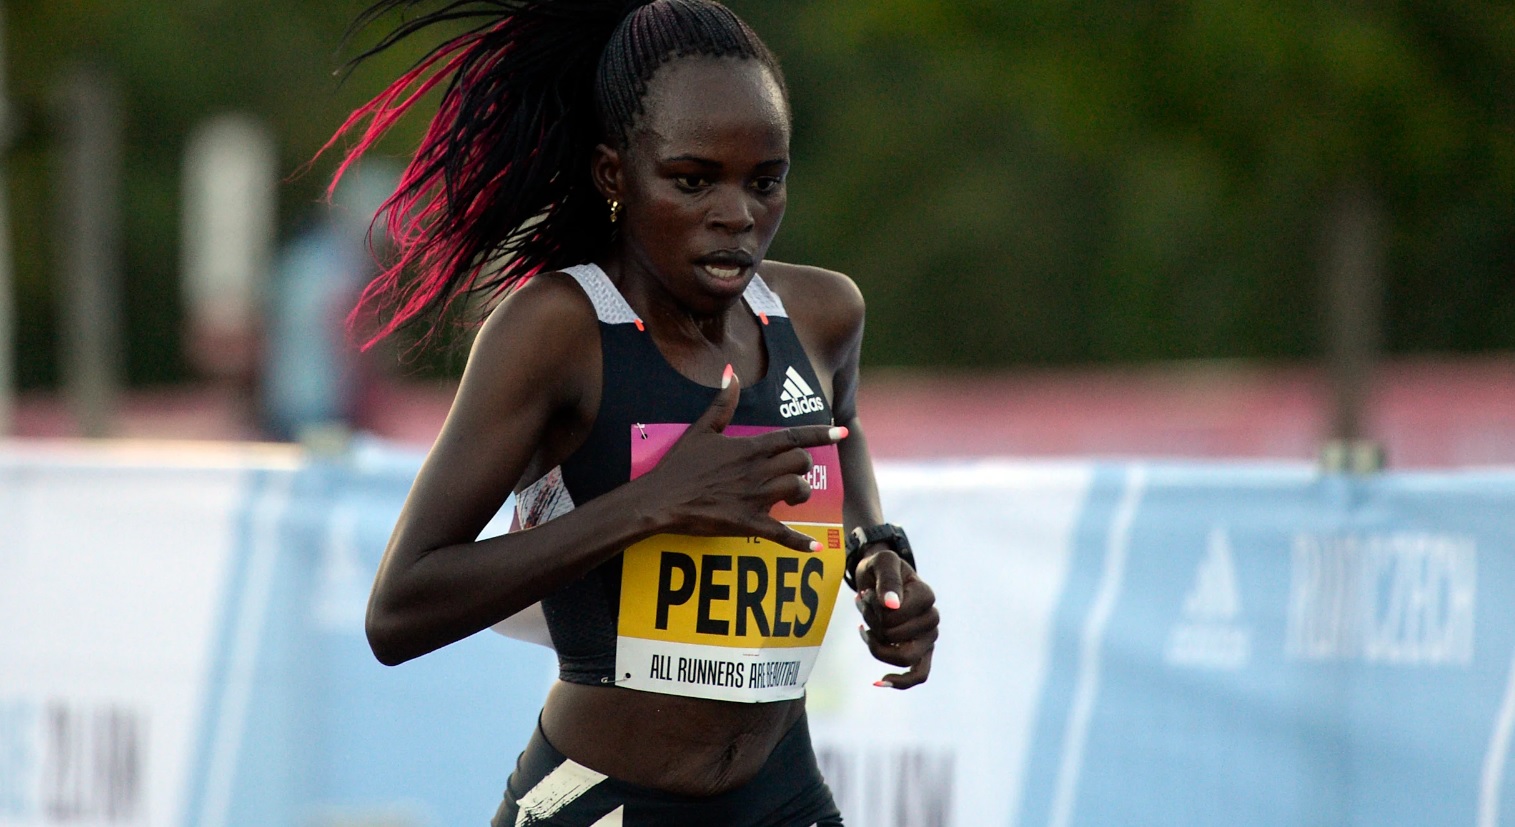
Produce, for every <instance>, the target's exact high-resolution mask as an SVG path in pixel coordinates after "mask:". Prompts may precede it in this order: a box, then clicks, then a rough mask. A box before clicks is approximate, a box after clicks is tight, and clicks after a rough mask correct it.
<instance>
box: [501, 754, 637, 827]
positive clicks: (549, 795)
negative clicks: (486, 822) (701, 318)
mask: <svg viewBox="0 0 1515 827" xmlns="http://www.w3.org/2000/svg"><path fill="white" fill-rule="evenodd" d="M604 780H605V776H604V775H602V774H601V773H597V772H595V771H594V770H592V769H590V768H588V767H586V766H584V765H583V764H579V763H577V762H575V761H572V760H565V761H564V762H563V763H561V764H559V765H558V766H557V768H556V769H554V770H553V771H552V772H550V773H548V774H547V777H546V778H543V779H542V780H541V781H538V782H537V785H536V786H535V787H532V788H531V791H530V792H528V793H526V794H525V795H523V796H521V800H520V801H518V802H516V806H517V807H519V808H520V810H519V811H517V812H516V827H525V825H529V824H535V823H536V822H538V821H543V820H546V819H549V818H552V817H553V816H554V815H556V814H557V812H558V811H559V810H561V809H563V808H564V807H567V806H568V805H569V804H572V803H573V801H574V800H575V799H577V798H578V797H579V796H581V795H583V794H584V793H587V792H589V791H590V790H592V789H594V786H595V785H596V784H598V783H600V782H601V781H604ZM607 817H608V816H607ZM601 822H603V823H605V824H606V825H607V827H610V826H611V825H616V824H620V823H621V821H620V819H619V818H617V819H616V820H615V821H613V822H605V821H604V819H601Z"/></svg>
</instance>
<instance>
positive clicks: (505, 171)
mask: <svg viewBox="0 0 1515 827" xmlns="http://www.w3.org/2000/svg"><path fill="white" fill-rule="evenodd" d="M425 3H426V0H380V2H378V3H376V4H375V5H373V6H372V7H370V8H369V9H368V10H367V11H365V12H364V13H363V14H362V15H361V16H360V17H359V18H358V20H357V22H356V23H355V24H354V28H355V29H357V28H362V27H365V26H367V25H369V24H371V23H373V22H374V21H376V20H377V19H379V18H380V17H382V16H384V15H386V14H388V13H390V12H393V11H396V10H400V11H404V12H409V11H411V10H413V9H415V8H416V7H417V6H421V5H424V4H425ZM458 21H465V22H467V23H472V24H473V25H472V28H468V29H466V30H465V31H464V32H463V33H462V34H460V35H457V36H455V37H453V38H452V39H451V40H448V41H446V42H445V43H443V44H441V45H439V46H438V47H436V48H435V49H433V50H432V51H431V52H430V53H429V54H428V55H427V56H426V57H425V58H423V59H422V60H421V61H420V62H419V63H418V64H417V65H416V66H415V67H414V68H412V69H411V70H410V71H409V72H407V73H405V74H404V75H402V76H401V77H400V78H399V79H397V80H396V81H395V82H394V83H392V84H391V85H390V86H389V87H388V88H387V89H386V90H384V91H383V92H381V93H380V94H379V95H378V96H377V97H375V98H374V99H373V100H371V101H369V102H368V103H367V104H366V105H364V106H363V107H361V108H359V109H358V110H357V111H356V112H354V113H353V114H352V115H351V116H350V117H349V118H348V119H347V121H346V122H345V123H344V124H342V126H341V127H340V128H339V129H338V130H337V132H336V135H334V136H333V137H332V139H331V141H329V142H328V143H327V145H326V147H323V149H322V151H323V152H324V151H326V149H329V148H330V147H331V146H332V145H334V144H335V143H336V142H337V141H338V140H339V139H340V138H341V137H342V136H343V135H346V134H348V133H351V132H357V133H358V135H359V137H358V138H357V141H356V143H355V144H354V145H353V146H352V148H351V149H350V150H349V151H348V152H347V154H346V156H345V157H344V158H343V160H342V163H341V164H340V166H339V167H338V169H337V172H336V174H335V176H334V177H333V180H332V184H331V188H332V190H335V188H336V185H337V182H338V181H340V180H341V177H342V176H343V175H344V174H345V173H346V172H347V171H348V169H350V168H351V167H352V165H353V164H354V163H356V162H357V161H358V159H360V158H361V157H362V156H363V154H364V153H365V152H367V151H368V150H370V149H371V148H372V147H373V145H374V144H375V143H376V142H377V141H378V139H379V138H380V137H382V136H383V135H384V134H385V133H387V132H388V131H389V130H390V129H391V128H392V127H393V126H394V124H395V123H396V121H398V120H399V118H400V117H401V116H403V115H404V114H405V113H406V112H408V111H409V110H410V109H411V108H412V107H413V106H414V105H415V104H416V103H417V101H419V100H420V99H421V98H422V97H424V96H425V95H426V94H427V93H428V92H430V91H432V90H433V89H435V88H437V87H439V86H440V87H442V88H443V92H442V101H441V104H440V106H439V108H438V111H437V113H436V115H435V117H433V119H432V121H431V124H430V126H429V128H428V129H427V131H426V133H425V137H424V138H422V140H421V144H420V146H419V148H418V149H417V150H416V153H415V155H414V157H412V159H411V160H410V163H409V165H408V166H407V167H406V169H405V171H404V173H403V175H402V176H401V179H400V182H399V185H398V187H397V188H396V189H395V191H394V193H393V194H392V195H390V196H389V198H388V199H386V200H385V202H384V204H383V206H382V207H381V208H380V210H379V215H378V216H376V217H375V219H374V221H375V223H376V224H377V223H378V222H380V221H383V222H384V227H385V228H386V230H387V232H388V236H389V238H390V240H391V242H392V243H393V245H394V249H395V253H394V255H393V257H392V259H391V260H390V261H388V262H387V263H386V264H385V266H384V269H383V270H382V271H381V272H380V273H379V275H378V276H376V277H375V278H374V280H373V281H372V282H370V283H369V285H368V286H367V288H366V289H365V290H364V291H363V294H362V297H361V298H360V299H359V301H358V305H357V307H356V308H355V309H354V310H353V312H352V315H351V316H350V317H349V319H348V322H349V327H350V328H352V329H354V330H356V331H360V335H362V336H364V337H366V338H365V344H364V347H365V348H367V347H370V346H372V345H373V344H374V343H376V342H377V341H378V340H380V339H382V338H384V337H385V336H388V335H389V334H390V333H393V332H394V331H396V330H398V329H399V328H401V327H406V326H410V325H412V324H418V325H419V326H420V327H422V329H423V332H424V335H423V336H422V341H423V342H424V341H425V340H426V339H427V338H429V337H430V336H431V335H432V334H434V333H435V332H437V329H438V327H439V324H440V322H441V321H442V320H443V319H444V318H446V317H447V316H448V315H449V311H451V310H452V309H453V303H454V302H455V301H456V300H457V299H458V298H459V297H470V296H483V297H486V298H498V297H499V296H500V295H503V294H504V293H506V292H508V291H510V290H512V289H514V288H515V287H518V286H520V285H521V284H522V283H524V282H525V281H526V280H527V279H529V278H531V276H533V275H535V274H536V273H539V272H544V271H551V270H558V269H562V268H564V267H567V266H570V265H573V264H579V263H582V262H584V261H588V260H591V259H593V258H596V257H599V256H600V255H602V254H603V253H604V252H605V251H606V249H607V248H608V246H609V244H610V241H611V238H612V234H611V223H610V217H609V210H608V208H607V205H606V204H605V202H604V200H603V198H602V197H601V196H600V194H599V191H598V190H597V189H596V188H595V186H594V184H593V182H592V181H591V179H590V173H589V162H590V158H591V155H592V152H593V150H594V147H595V146H596V145H597V144H599V143H601V142H609V143H612V144H614V145H616V146H618V147H622V148H624V146H625V145H626V141H627V138H628V136H629V134H630V131H631V130H632V128H633V125H634V123H635V121H636V119H637V118H638V117H640V115H641V114H642V98H643V97H644V96H645V95H646V91H647V83H648V81H649V80H650V79H651V78H652V75H653V73H654V72H655V71H656V70H657V68H658V67H659V66H660V65H661V64H662V63H664V62H666V61H667V60H669V59H671V58H673V57H675V56H686V55H714V56H726V55H735V56H741V57H753V58H758V59H760V60H762V61H763V62H764V63H765V64H766V65H768V66H770V67H771V68H772V70H773V73H774V77H775V78H776V79H779V82H780V83H781V84H782V75H781V74H780V72H779V70H778V66H777V63H776V61H774V60H773V56H772V54H771V53H769V52H768V50H767V48H766V47H765V46H763V44H762V42H761V41H760V40H759V39H758V37H757V35H756V34H755V33H753V32H752V30H751V29H749V28H748V27H747V26H746V24H744V23H742V22H741V20H739V19H738V18H737V17H736V15H734V14H732V13H731V12H730V11H729V10H727V9H726V8H725V7H724V6H720V5H719V4H717V3H714V2H710V0H652V2H650V3H649V2H648V0H453V2H449V3H446V5H444V6H442V7H441V8H438V9H436V10H434V11H430V12H427V13H425V14H422V15H419V16H416V17H414V18H410V19H407V20H405V21H404V22H403V23H401V24H400V25H399V26H398V27H397V28H396V29H395V30H394V31H392V32H390V33H389V34H388V35H386V36H385V37H384V38H383V39H382V40H381V41H380V42H379V43H378V44H377V45H375V46H374V47H372V48H371V49H369V50H367V51H366V52H364V53H362V54H360V55H359V56H358V57H357V58H355V59H354V61H353V63H354V64H355V63H357V62H360V61H362V60H364V59H365V58H367V57H370V56H372V55H374V54H377V53H378V52H381V51H383V50H385V49H387V48H389V47H390V46H393V45H394V44H395V43H398V42H399V41H401V40H403V39H405V38H407V37H409V36H411V35H413V34H415V33H417V32H420V31H422V30H424V29H428V28H430V27H432V26H434V25H436V24H439V23H455V22H458ZM365 122H366V123H365Z"/></svg>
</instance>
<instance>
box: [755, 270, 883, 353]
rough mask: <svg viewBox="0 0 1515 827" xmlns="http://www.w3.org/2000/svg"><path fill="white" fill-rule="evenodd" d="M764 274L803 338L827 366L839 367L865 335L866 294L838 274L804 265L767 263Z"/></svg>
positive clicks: (845, 277) (852, 282) (842, 275)
mask: <svg viewBox="0 0 1515 827" xmlns="http://www.w3.org/2000/svg"><path fill="white" fill-rule="evenodd" d="M761 270H762V275H763V281H764V282H766V283H767V284H768V286H769V288H771V289H772V290H773V292H774V293H777V294H778V297H779V298H780V299H782V300H783V302H784V307H785V309H787V310H788V312H789V318H790V319H791V320H792V321H793V322H794V326H795V331H796V332H797V333H798V334H799V335H800V338H801V339H802V340H804V341H805V344H806V345H807V346H811V347H814V348H815V350H814V351H812V352H815V353H818V354H825V357H826V361H827V362H829V363H833V364H835V363H838V362H839V361H840V359H841V358H842V357H843V356H844V354H845V352H846V351H847V350H848V349H849V348H851V347H852V346H853V345H854V344H855V343H856V341H857V339H858V337H859V336H860V335H861V333H862V328H863V313H864V305H863V293H862V291H861V290H859V289H858V287H857V283H856V282H854V281H853V280H852V279H851V278H849V277H847V276H846V275H845V274H843V273H838V272H836V271H835V270H827V269H825V268H822V267H811V266H809V265H804V264H785V263H783V262H779V261H765V262H763V265H762V268H761Z"/></svg>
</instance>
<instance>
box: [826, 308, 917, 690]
mask: <svg viewBox="0 0 1515 827" xmlns="http://www.w3.org/2000/svg"><path fill="white" fill-rule="evenodd" d="M848 299H849V300H850V301H849V304H851V305H853V306H852V307H850V308H849V309H850V310H851V312H850V313H845V314H842V315H843V316H844V317H846V318H847V322H848V324H845V325H844V327H845V328H846V330H845V331H843V332H844V333H845V336H846V338H845V340H844V342H845V344H844V347H843V349H842V356H841V359H840V360H839V364H838V366H837V369H836V372H835V373H834V375H833V379H832V399H833V400H834V401H833V404H832V411H833V412H834V415H835V418H836V424H837V425H844V426H846V428H847V432H848V435H847V438H846V439H844V440H842V441H841V442H840V443H839V444H838V445H837V451H838V455H839V460H840V463H841V469H842V483H843V486H844V491H845V499H844V501H843V507H842V514H843V522H844V523H845V527H846V530H847V531H851V530H852V529H854V528H856V527H858V526H872V525H878V524H879V523H882V522H884V508H883V504H882V503H881V502H880V500H879V495H878V484H877V482H876V481H875V479H874V475H873V459H872V457H871V456H870V455H869V453H868V439H867V437H866V436H865V435H864V433H863V428H862V424H861V423H860V422H859V421H858V415H857V385H858V364H859V360H860V356H861V352H862V341H863V304H862V296H861V294H860V293H857V292H856V287H853V288H852V291H851V293H850V295H849V296H848ZM856 582H857V588H858V592H857V598H856V605H857V608H858V611H859V612H861V613H862V615H863V620H864V621H865V622H866V624H867V625H866V627H863V626H859V627H858V631H859V632H860V633H861V634H862V637H863V642H864V643H866V644H867V645H868V651H869V652H871V653H872V654H873V657H875V658H876V659H878V660H880V661H882V662H884V663H887V664H890V665H892V666H898V667H900V668H901V669H903V670H904V671H903V672H897V673H892V674H888V675H885V676H884V677H883V679H882V680H880V681H878V683H877V684H875V685H877V686H884V687H891V688H894V689H909V688H910V687H912V686H915V685H917V684H920V683H924V682H925V680H926V678H927V677H928V676H929V675H930V674H931V656H932V653H933V651H934V650H935V648H936V639H937V633H938V631H937V630H938V626H939V624H940V620H941V618H940V615H939V614H938V612H937V609H936V594H935V593H934V592H932V590H931V587H930V586H929V585H927V584H926V581H924V580H922V579H921V578H920V577H919V576H918V575H917V574H916V572H915V569H913V568H911V566H910V565H909V564H907V563H906V562H905V561H904V560H902V559H900V557H899V555H897V554H895V553H894V550H893V549H891V548H889V547H888V546H886V545H883V544H879V543H875V544H874V545H873V546H871V547H868V548H866V549H865V550H864V556H863V558H862V561H861V562H860V563H859V564H858V567H857V572H856Z"/></svg>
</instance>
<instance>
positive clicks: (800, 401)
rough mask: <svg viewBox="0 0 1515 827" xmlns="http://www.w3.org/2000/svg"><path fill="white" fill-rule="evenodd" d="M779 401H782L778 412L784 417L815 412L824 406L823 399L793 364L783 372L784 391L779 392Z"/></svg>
mask: <svg viewBox="0 0 1515 827" xmlns="http://www.w3.org/2000/svg"><path fill="white" fill-rule="evenodd" d="M779 401H781V402H782V403H783V404H782V405H779V413H780V414H783V416H784V418H785V419H788V418H789V417H791V416H800V415H801V414H807V413H815V412H816V411H819V410H823V409H825V407H826V403H825V401H824V400H822V399H821V397H820V396H819V395H818V394H816V392H815V391H814V390H811V388H810V385H809V384H807V383H806V382H805V377H803V376H801V375H800V372H799V371H797V370H795V369H794V366H793V365H790V366H789V371H788V373H786V374H784V392H783V393H781V394H779Z"/></svg>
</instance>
